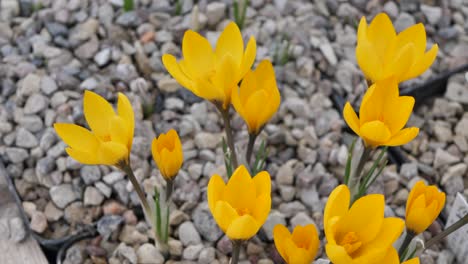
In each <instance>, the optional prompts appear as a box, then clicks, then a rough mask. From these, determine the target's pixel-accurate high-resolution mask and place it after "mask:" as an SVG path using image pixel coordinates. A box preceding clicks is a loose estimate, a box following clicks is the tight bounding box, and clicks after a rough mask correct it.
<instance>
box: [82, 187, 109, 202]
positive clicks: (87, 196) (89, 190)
mask: <svg viewBox="0 0 468 264" xmlns="http://www.w3.org/2000/svg"><path fill="white" fill-rule="evenodd" d="M103 201H104V195H102V193H101V192H99V190H98V189H96V188H95V187H93V186H88V187H86V190H85V192H84V199H83V202H84V204H85V205H100V204H101V203H102V202H103Z"/></svg>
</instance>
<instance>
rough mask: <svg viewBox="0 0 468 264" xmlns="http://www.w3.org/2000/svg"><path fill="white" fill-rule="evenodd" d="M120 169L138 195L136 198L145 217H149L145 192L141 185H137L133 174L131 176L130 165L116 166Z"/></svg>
mask: <svg viewBox="0 0 468 264" xmlns="http://www.w3.org/2000/svg"><path fill="white" fill-rule="evenodd" d="M117 167H119V168H121V169H122V170H123V171H124V172H125V173H126V174H127V176H128V179H129V180H130V182H131V183H132V185H133V188H134V189H135V191H136V193H137V194H138V198H140V203H141V206H142V207H143V210H144V211H145V213H146V214H147V216H150V215H151V207H150V206H149V204H148V201H147V200H146V196H145V192H144V191H143V189H142V188H141V185H140V184H139V183H138V180H137V178H136V177H135V174H133V170H132V168H131V167H130V164H128V163H125V164H120V166H117Z"/></svg>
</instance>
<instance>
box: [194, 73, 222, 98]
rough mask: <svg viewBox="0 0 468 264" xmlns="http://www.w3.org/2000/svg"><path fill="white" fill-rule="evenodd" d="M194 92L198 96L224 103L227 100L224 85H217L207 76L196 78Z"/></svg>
mask: <svg viewBox="0 0 468 264" xmlns="http://www.w3.org/2000/svg"><path fill="white" fill-rule="evenodd" d="M192 92H193V93H194V94H195V95H197V96H198V97H201V98H203V99H205V100H208V101H216V102H220V103H223V104H224V102H225V101H226V100H225V99H226V94H225V90H224V87H219V86H215V85H214V84H213V83H212V82H210V81H208V79H205V78H198V79H196V80H195V82H194V89H193V90H192Z"/></svg>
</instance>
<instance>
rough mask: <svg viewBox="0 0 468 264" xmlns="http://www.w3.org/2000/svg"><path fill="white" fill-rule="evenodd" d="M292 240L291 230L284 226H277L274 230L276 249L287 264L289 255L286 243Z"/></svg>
mask: <svg viewBox="0 0 468 264" xmlns="http://www.w3.org/2000/svg"><path fill="white" fill-rule="evenodd" d="M290 238H291V233H289V230H288V229H287V228H286V227H285V226H284V225H281V224H277V225H276V226H275V227H274V228H273V239H274V241H275V246H276V249H277V250H278V253H279V254H280V255H281V257H282V258H283V259H284V260H285V261H286V263H289V262H288V255H289V253H288V252H287V251H286V246H285V242H286V240H287V239H290Z"/></svg>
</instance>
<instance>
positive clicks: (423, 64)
mask: <svg viewBox="0 0 468 264" xmlns="http://www.w3.org/2000/svg"><path fill="white" fill-rule="evenodd" d="M438 50H439V46H437V44H434V45H432V47H431V49H430V50H429V51H428V52H426V53H425V54H424V56H423V57H422V58H421V59H420V60H419V61H418V62H417V63H415V64H414V65H413V67H412V68H411V69H410V71H408V73H407V75H405V76H403V77H402V80H401V81H406V80H409V79H411V78H414V77H416V76H418V75H420V74H423V73H424V72H425V71H426V70H427V69H428V68H429V67H430V66H431V65H432V63H433V62H434V60H435V59H436V57H437V52H438Z"/></svg>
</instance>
